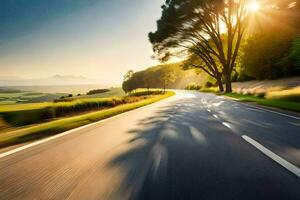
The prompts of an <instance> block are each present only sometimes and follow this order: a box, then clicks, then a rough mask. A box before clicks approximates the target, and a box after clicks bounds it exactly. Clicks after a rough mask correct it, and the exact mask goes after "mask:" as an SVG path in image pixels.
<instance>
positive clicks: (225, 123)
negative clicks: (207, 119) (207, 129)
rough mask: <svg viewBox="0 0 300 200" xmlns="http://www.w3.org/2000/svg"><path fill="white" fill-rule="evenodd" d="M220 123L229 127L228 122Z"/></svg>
mask: <svg viewBox="0 0 300 200" xmlns="http://www.w3.org/2000/svg"><path fill="white" fill-rule="evenodd" d="M222 124H223V125H224V126H226V127H227V128H231V126H230V124H228V123H227V122H222Z"/></svg>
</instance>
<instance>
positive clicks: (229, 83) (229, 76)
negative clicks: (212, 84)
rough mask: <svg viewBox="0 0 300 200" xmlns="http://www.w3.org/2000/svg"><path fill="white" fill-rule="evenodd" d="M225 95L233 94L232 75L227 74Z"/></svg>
mask: <svg viewBox="0 0 300 200" xmlns="http://www.w3.org/2000/svg"><path fill="white" fill-rule="evenodd" d="M225 87H226V88H225V93H231V92H232V85H231V74H230V73H226V74H225Z"/></svg>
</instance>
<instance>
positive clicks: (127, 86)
mask: <svg viewBox="0 0 300 200" xmlns="http://www.w3.org/2000/svg"><path fill="white" fill-rule="evenodd" d="M133 75H134V71H133V70H129V71H128V72H127V73H126V74H125V75H124V79H123V84H122V89H123V90H124V92H125V93H128V92H131V91H132V90H133V89H134V88H133V84H132V83H131V81H130V80H131V79H132V77H133Z"/></svg>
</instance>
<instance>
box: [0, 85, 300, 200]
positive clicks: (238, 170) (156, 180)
mask: <svg viewBox="0 0 300 200" xmlns="http://www.w3.org/2000/svg"><path fill="white" fill-rule="evenodd" d="M299 133H300V118H299V116H289V115H286V114H284V113H282V114H280V113H276V112H269V111H268V110H265V109H261V108H259V107H252V106H250V105H247V104H243V103H239V102H236V101H232V100H228V99H225V98H222V97H218V96H215V95H212V94H204V93H198V92H186V91H178V92H177V95H176V96H174V97H171V98H169V99H166V100H163V101H161V102H158V103H155V104H152V105H149V106H146V107H143V108H140V109H137V110H134V111H130V112H128V113H125V114H122V115H120V116H117V117H113V118H111V119H109V120H105V121H103V122H101V123H97V124H95V125H93V126H88V127H86V128H83V129H80V130H76V131H73V132H72V133H71V134H68V135H65V136H63V137H59V138H56V139H53V140H50V141H47V142H44V143H41V144H39V145H36V146H33V147H30V148H27V149H24V150H22V151H16V152H15V153H12V154H10V155H7V156H3V157H2V158H0V199H3V200H8V199H30V200H31V199H89V200H90V199H101V200H102V199H109V200H114V199H116V200H119V199H122V200H126V199H143V200H144V199H145V200H147V199H164V200H165V199H175V200H176V199H205V200H209V199H230V200H232V199H249V200H250V199H251V200H252V199H272V200H274V199H289V200H292V199H299V197H300V189H299V188H300V177H299V176H300V174H298V173H299V167H300V135H299ZM298 175H299V176H298Z"/></svg>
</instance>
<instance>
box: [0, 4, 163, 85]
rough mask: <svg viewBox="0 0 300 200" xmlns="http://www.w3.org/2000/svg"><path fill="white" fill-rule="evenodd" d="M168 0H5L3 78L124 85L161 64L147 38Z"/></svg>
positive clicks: (0, 38)
mask: <svg viewBox="0 0 300 200" xmlns="http://www.w3.org/2000/svg"><path fill="white" fill-rule="evenodd" d="M163 3H164V0H0V77H9V78H17V77H18V78H27V79H31V78H32V79H35V78H43V77H49V76H53V75H56V74H60V75H74V76H84V77H88V78H91V79H97V80H99V81H101V82H102V83H114V84H115V83H121V82H122V78H123V75H124V74H125V73H126V71H128V70H129V69H132V70H134V71H138V70H141V69H145V68H146V67H149V66H152V65H155V64H157V61H155V60H153V59H151V55H152V54H153V53H152V48H151V44H150V43H149V41H148V37H147V34H148V33H149V32H150V31H155V28H156V20H157V19H158V18H159V17H160V15H161V8H160V7H161V5H162V4H163Z"/></svg>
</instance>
